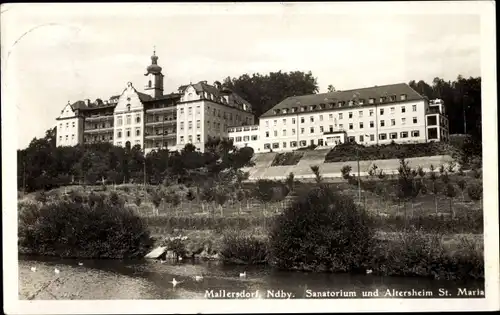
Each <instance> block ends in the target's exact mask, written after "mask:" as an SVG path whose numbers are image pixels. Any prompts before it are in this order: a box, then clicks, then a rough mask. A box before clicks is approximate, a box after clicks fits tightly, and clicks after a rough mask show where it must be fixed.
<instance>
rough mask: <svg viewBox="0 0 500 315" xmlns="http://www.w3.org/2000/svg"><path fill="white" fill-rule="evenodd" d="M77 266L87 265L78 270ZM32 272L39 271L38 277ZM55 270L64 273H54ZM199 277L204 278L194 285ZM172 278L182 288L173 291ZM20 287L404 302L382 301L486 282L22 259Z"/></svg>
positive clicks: (50, 295)
mask: <svg viewBox="0 0 500 315" xmlns="http://www.w3.org/2000/svg"><path fill="white" fill-rule="evenodd" d="M79 262H82V263H83V265H82V266H79V264H78V263H79ZM31 267H37V269H36V272H32V271H31ZM54 268H58V269H60V270H61V273H60V274H59V275H56V274H54ZM245 271H246V273H247V277H246V278H240V277H239V274H240V273H242V272H245ZM195 276H203V279H202V280H201V281H196V280H195ZM173 278H175V279H176V280H177V281H182V283H181V284H179V285H177V286H176V287H175V288H174V287H173V286H172V283H171V281H172V279H173ZM19 285H20V290H19V295H20V299H203V298H267V299H270V298H305V297H318V298H325V297H327V296H329V297H337V298H339V297H347V296H350V297H355V298H362V297H376V296H362V292H377V290H378V292H379V296H378V297H386V298H389V297H402V296H383V294H385V292H386V290H387V289H389V290H391V291H392V290H393V289H394V290H396V291H398V292H402V291H409V292H413V294H415V292H424V293H425V292H427V291H429V292H431V293H432V294H433V297H437V296H438V294H439V289H443V290H449V291H450V292H452V293H454V292H455V291H456V289H457V287H467V288H471V289H476V288H478V289H484V282H482V281H474V282H471V281H468V282H467V285H466V284H464V283H463V282H462V283H460V282H455V281H437V280H432V279H427V278H407V277H380V276H373V275H349V274H328V273H304V272H293V271H279V270H275V269H271V268H269V267H266V266H228V265H224V264H221V263H219V262H194V263H191V262H176V263H165V264H161V263H159V262H155V261H117V260H83V261H81V260H80V261H77V260H55V259H47V258H43V259H34V258H29V259H28V258H26V257H21V258H20V262H19ZM411 290H413V291H411ZM256 292H258V294H256ZM352 294H354V296H353V295H352ZM412 297H413V298H418V297H423V298H425V297H429V296H425V295H424V296H412ZM447 297H456V295H453V296H447Z"/></svg>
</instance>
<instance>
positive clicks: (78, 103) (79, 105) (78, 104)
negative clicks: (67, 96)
mask: <svg viewBox="0 0 500 315" xmlns="http://www.w3.org/2000/svg"><path fill="white" fill-rule="evenodd" d="M70 106H71V108H72V109H73V110H77V109H85V108H87V106H86V105H85V102H84V101H76V102H74V103H73V104H71V105H70Z"/></svg>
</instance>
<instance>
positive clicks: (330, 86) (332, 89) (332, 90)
mask: <svg viewBox="0 0 500 315" xmlns="http://www.w3.org/2000/svg"><path fill="white" fill-rule="evenodd" d="M335 91H336V90H335V87H334V86H333V85H331V84H330V85H328V93H332V92H335Z"/></svg>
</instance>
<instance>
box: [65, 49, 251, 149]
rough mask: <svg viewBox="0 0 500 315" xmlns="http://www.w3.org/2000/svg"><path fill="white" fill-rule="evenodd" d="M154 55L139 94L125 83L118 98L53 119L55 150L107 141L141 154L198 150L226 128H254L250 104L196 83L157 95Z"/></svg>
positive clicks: (158, 71)
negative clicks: (192, 147)
mask: <svg viewBox="0 0 500 315" xmlns="http://www.w3.org/2000/svg"><path fill="white" fill-rule="evenodd" d="M157 62H158V57H157V56H156V54H155V53H153V56H151V65H149V66H148V67H147V68H146V73H145V77H146V84H145V86H144V93H141V92H138V91H137V90H136V88H135V87H134V86H133V85H132V83H130V82H129V83H128V84H127V86H126V88H125V89H124V90H123V92H122V93H121V94H120V95H116V96H112V97H110V98H109V100H105V101H102V100H101V99H97V100H96V101H95V102H91V101H90V100H88V99H87V100H83V101H77V102H75V103H73V104H70V103H68V104H67V105H66V106H65V107H64V108H63V110H62V111H61V115H60V116H59V117H58V118H57V119H56V120H57V127H56V128H57V129H56V130H57V140H56V142H57V145H58V146H74V145H77V144H86V143H96V142H110V143H113V144H114V145H116V146H124V147H127V146H128V147H133V146H136V145H139V146H140V147H141V148H142V149H144V150H145V152H149V151H151V150H153V149H158V148H169V149H171V150H180V149H182V148H183V147H184V146H185V145H186V144H187V143H192V144H193V145H195V146H196V147H197V148H198V149H199V150H200V151H203V150H204V147H205V143H206V141H207V140H208V139H209V138H210V137H221V138H227V136H228V134H227V128H228V126H229V125H232V126H242V125H251V124H254V115H253V114H252V107H251V105H250V104H249V103H248V102H247V101H245V100H244V99H242V98H241V97H240V96H239V95H237V94H236V93H234V92H232V91H231V90H229V89H226V88H223V87H222V85H221V84H220V83H219V82H215V83H214V85H210V84H208V83H207V82H206V81H201V82H198V83H195V84H189V85H185V86H181V87H180V88H179V90H178V91H176V93H170V94H163V77H164V75H163V74H162V68H161V67H160V66H159V65H158V63H157Z"/></svg>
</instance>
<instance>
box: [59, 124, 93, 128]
mask: <svg viewBox="0 0 500 315" xmlns="http://www.w3.org/2000/svg"><path fill="white" fill-rule="evenodd" d="M68 127H69V123H66V129H68ZM96 128H97V127H96Z"/></svg>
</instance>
